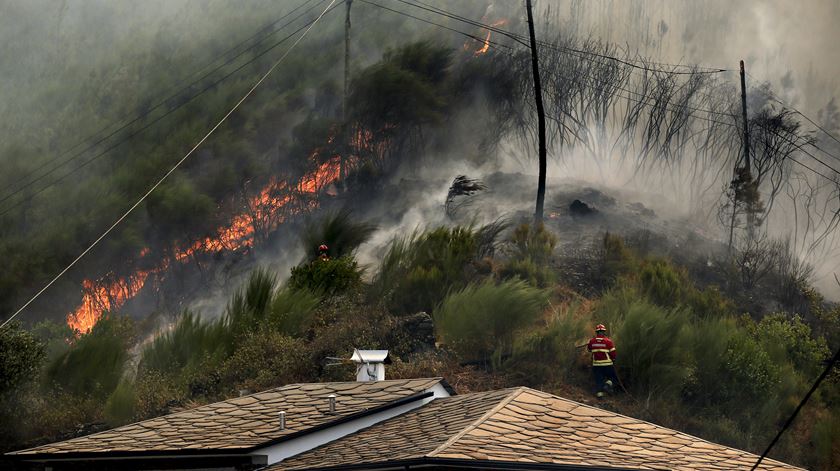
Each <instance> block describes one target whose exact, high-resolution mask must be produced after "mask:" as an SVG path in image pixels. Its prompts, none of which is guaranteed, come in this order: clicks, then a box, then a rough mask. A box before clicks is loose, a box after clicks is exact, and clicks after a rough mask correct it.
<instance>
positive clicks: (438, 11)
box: [361, 0, 840, 182]
mask: <svg viewBox="0 0 840 471" xmlns="http://www.w3.org/2000/svg"><path fill="white" fill-rule="evenodd" d="M361 1H364V2H365V3H368V4H371V5H374V6H378V7H380V8H383V9H385V10H389V11H392V12H394V13H398V14H401V15H404V16H408V17H411V18H414V19H418V20H420V21H423V22H426V23H430V24H433V25H436V26H439V27H442V28H445V29H447V30H450V31H454V32H457V33H459V34H462V35H465V36H468V37H473V38H475V36H474V35H470V34H469V33H465V32H463V31H459V30H456V29H454V28H450V27H447V26H443V25H440V24H437V23H434V22H431V21H428V20H425V19H422V18H418V17H415V16H413V15H411V14H408V13H405V12H402V11H400V10H396V9H392V8H389V7H385V6H383V5H379V4H376V3H374V2H372V1H370V0H361ZM396 1H398V2H400V3H404V4H406V5H411V6H415V7H418V8H421V9H422V10H426V11H429V12H432V13H436V14H440V15H442V16H446V17H449V18H452V19H457V20H459V21H462V22H464V23H468V24H471V25H473V26H477V27H480V28H483V29H487V30H490V31H494V32H498V33H500V34H503V35H505V36H507V37H511V38H514V37H515V36H518V35H516V34H515V33H512V32H509V31H506V30H502V29H500V28H497V27H494V26H492V25H486V24H484V23H482V22H479V21H475V20H472V19H469V18H464V17H460V16H459V15H455V14H453V13H450V12H446V11H445V10H443V9H440V8H437V7H432V6H428V5H425V4H422V2H420V1H419V0H415V1H416V3H414V2H410V1H407V0H396ZM417 4H422V6H419V5H417ZM520 37H521V36H520ZM514 39H515V38H514ZM517 42H519V43H520V44H524V43H522V42H521V41H517ZM525 45H526V46H527V47H530V46H529V45H527V44H525ZM492 46H498V43H495V44H492ZM505 47H507V46H505ZM561 49H562V48H561ZM565 49H566V50H568V51H570V52H575V53H577V54H582V55H585V54H587V51H576V50H574V49H570V48H565ZM595 55H596V56H602V57H603V58H609V59H615V60H618V61H619V62H621V63H625V64H626V65H629V66H634V64H630V63H626V62H625V61H623V60H620V59H618V58H614V57H612V56H605V55H599V54H595ZM578 57H579V56H578ZM660 64H663V63H660ZM669 65H672V66H682V67H688V66H686V65H679V64H669ZM637 68H640V67H637ZM641 68H644V67H641ZM645 69H646V70H651V71H659V72H666V73H676V72H671V71H667V70H657V69H650V68H645ZM712 71H713V72H715V73H719V72H727V71H729V70H727V69H712ZM590 78H592V79H593V80H595V81H601V82H602V83H605V81H603V80H601V79H598V78H595V77H590ZM615 88H616V89H618V90H622V91H624V92H627V93H630V94H632V95H637V96H639V97H643V98H644V95H642V94H640V93H638V92H634V91H632V90H628V89H626V88H623V87H615ZM617 95H618V96H620V97H622V98H624V99H627V100H631V101H634V102H636V103H639V104H641V105H643V106H651V107H653V106H656V104H653V103H648V102H647V101H648V100H644V101H642V100H638V99H634V98H632V97H629V96H626V95H622V94H620V93H617ZM667 105H674V104H673V103H670V102H668V103H665V104H664V105H660V106H663V107H664V108H665V109H667V110H669V111H672V112H682V111H683V110H679V109H676V110H675V109H674V108H669V107H668V106H667ZM677 106H681V107H682V108H683V109H684V110H689V111H697V112H701V113H708V114H716V115H721V116H726V117H731V116H733V115H732V114H731V113H725V112H720V111H715V110H709V109H704V108H696V107H691V106H686V105H677ZM688 115H689V116H692V117H694V118H696V119H701V120H705V121H707V122H711V123H715V124H722V125H726V126H736V124H735V123H731V122H724V121H718V120H714V119H710V118H708V117H703V116H698V115H696V114H693V113H688ZM771 132H772V131H771ZM774 134H776V133H774ZM777 135H778V134H777ZM778 136H779V137H781V138H782V139H786V138H785V137H784V136H781V135H778ZM789 142H790V141H789ZM792 144H793V145H796V146H797V149H798V150H800V151H801V152H803V153H804V154H806V155H808V156H810V157H811V158H813V159H814V160H815V161H817V162H818V163H820V164H821V165H823V166H825V167H826V168H828V169H830V170H831V171H833V172H835V173H837V174H839V175H840V170H838V169H836V168H834V167H831V166H830V165H828V164H826V163H825V162H823V161H822V160H821V159H819V158H818V157H816V156H814V155H813V154H811V153H810V152H808V151H807V150H805V149H803V148H802V146H801V145H799V144H797V143H792ZM823 152H824V151H823ZM790 160H791V162H793V163H795V164H797V165H800V166H801V167H803V168H805V169H807V170H810V171H811V172H813V173H814V174H816V175H819V176H821V177H823V178H825V179H827V180H830V181H833V182H836V179H833V178H831V177H828V176H827V175H825V174H824V173H822V172H819V171H817V170H815V169H814V168H813V167H811V166H808V165H806V164H804V163H802V162H801V161H799V160H796V159H794V158H793V157H791V158H790Z"/></svg>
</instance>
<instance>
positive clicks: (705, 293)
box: [0, 0, 840, 470]
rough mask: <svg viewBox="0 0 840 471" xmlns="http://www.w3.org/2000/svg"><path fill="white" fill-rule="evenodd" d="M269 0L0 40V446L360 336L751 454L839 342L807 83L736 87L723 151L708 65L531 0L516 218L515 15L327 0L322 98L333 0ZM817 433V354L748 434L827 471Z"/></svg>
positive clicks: (133, 412) (721, 116)
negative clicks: (613, 369) (677, 59)
mask: <svg viewBox="0 0 840 471" xmlns="http://www.w3.org/2000/svg"><path fill="white" fill-rule="evenodd" d="M199 3H200V2H199ZM273 3H274V2H259V1H255V2H251V3H247V4H245V6H243V7H242V8H231V7H230V6H229V4H227V3H226V2H207V3H202V5H204V6H203V7H202V8H197V7H195V2H185V3H184V4H178V3H173V4H171V5H167V6H166V7H162V8H164V10H161V11H162V12H164V13H166V14H167V15H168V17H169V18H171V22H169V23H167V22H160V21H157V17H155V16H154V15H151V14H149V13H148V12H146V13H145V14H142V15H141V14H137V15H132V14H131V13H132V12H133V11H134V10H132V9H131V7H129V6H125V5H122V6H120V5H118V4H114V5H113V6H109V7H108V8H106V9H104V10H100V11H94V10H95V9H94V8H93V7H92V6H80V5H74V4H72V3H66V4H65V5H64V6H63V7H61V8H60V9H59V10H57V11H54V12H53V10H48V11H50V12H52V13H54V14H55V15H56V17H55V18H54V20H55V21H56V22H57V23H58V24H59V25H60V26H59V27H57V29H56V31H53V30H52V29H51V27H49V26H44V25H43V24H41V23H38V22H37V21H34V20H33V23H32V24H33V25H35V26H38V28H41V29H38V28H35V29H34V30H31V31H30V30H27V29H26V28H24V27H16V28H15V29H14V31H15V35H13V37H12V38H11V40H10V41H7V42H5V43H4V44H3V46H0V47H2V48H0V59H2V60H4V61H11V60H12V59H14V58H17V57H20V56H21V54H22V52H21V51H22V50H23V49H24V46H25V44H24V38H25V37H27V34H30V33H31V34H36V33H38V34H40V33H44V34H46V33H47V32H50V34H52V35H53V36H50V39H49V41H47V42H48V43H49V45H48V46H43V49H37V50H36V51H35V52H33V54H32V56H33V57H32V58H31V61H32V64H29V65H28V66H27V65H25V64H23V65H21V67H20V68H16V69H14V70H13V72H10V73H9V83H14V84H15V86H17V87H25V86H26V85H27V82H28V81H33V80H35V78H33V77H38V81H37V87H35V88H36V89H37V91H38V93H33V94H30V95H26V96H11V97H9V98H8V99H5V100H4V101H3V107H4V108H3V109H4V110H5V111H6V112H7V113H18V114H21V119H19V120H17V121H7V122H4V123H3V124H2V125H0V137H2V140H0V159H2V163H3V164H4V172H3V173H2V175H0V187H2V188H3V192H2V194H0V257H2V258H3V260H4V261H5V262H6V263H5V268H4V269H3V270H2V272H0V291H2V293H3V295H2V296H0V318H3V319H10V318H11V316H16V317H15V319H14V320H13V321H12V322H10V323H8V324H7V325H6V326H4V327H2V331H0V373H2V380H0V422H2V423H3V426H2V428H0V451H6V450H11V449H16V448H21V447H24V446H29V445H35V444H40V443H45V442H48V441H53V440H56V439H59V438H66V437H72V436H78V435H82V434H87V433H90V432H92V431H97V430H102V429H105V428H110V427H113V426H116V425H120V424H124V423H127V422H131V421H135V420H141V419H146V418H150V417H155V416H159V415H161V414H165V413H168V412H171V411H175V410H181V409H185V408H191V407H195V406H197V405H200V404H205V403H208V402H211V401H215V400H218V399H221V398H227V397H234V396H236V395H237V394H239V391H240V390H259V389H263V388H269V387H273V386H277V385H281V384H285V383H291V382H317V381H330V380H343V379H352V378H353V371H351V370H350V369H348V367H346V366H341V365H331V364H330V363H331V361H330V360H328V359H329V358H335V357H347V356H348V355H349V354H350V352H352V350H353V348H369V349H374V348H383V349H388V350H390V351H391V355H392V356H393V358H394V364H393V365H390V366H389V369H388V376H389V377H390V378H410V377H421V376H424V377H428V376H444V377H446V378H447V380H448V381H449V382H450V383H451V384H452V385H453V386H454V388H455V389H456V390H457V391H459V392H467V391H483V390H489V389H494V388H503V387H511V386H520V385H525V386H530V387H534V388H537V389H541V390H544V391H547V392H551V393H556V394H558V395H560V396H564V397H568V398H570V399H574V400H578V401H581V402H586V403H590V404H596V405H598V406H599V407H604V408H608V409H611V410H615V411H618V412H621V413H623V414H627V415H631V416H635V417H639V418H642V419H644V420H648V421H651V422H654V423H657V424H661V425H664V426H667V427H670V428H675V429H678V430H683V431H686V432H688V433H691V434H695V435H697V436H700V437H703V438H707V439H709V440H712V441H715V442H720V443H723V444H727V445H731V446H734V447H738V448H742V449H745V450H749V451H751V452H755V453H761V452H762V451H764V447H766V446H767V444H768V443H769V442H770V440H771V439H772V438H773V436H774V435H775V434H776V432H777V431H778V430H779V428H780V427H781V425H782V423H783V422H784V421H785V420H786V419H787V418H788V417H789V416H790V413H791V412H792V411H793V410H794V408H795V407H796V405H797V404H798V402H799V400H800V399H801V398H802V396H803V395H804V394H805V392H806V391H807V390H808V389H809V388H810V386H811V385H812V384H813V382H814V380H815V379H816V378H817V377H818V376H819V374H820V373H821V372H822V370H823V369H824V368H825V366H826V362H827V360H828V359H829V358H830V357H831V354H832V353H833V351H835V350H836V348H837V346H838V345H840V306H838V304H837V303H836V301H837V293H838V292H840V291H838V289H839V288H840V284H838V283H840V282H835V280H836V276H834V273H835V272H836V271H837V266H838V261H840V240H838V239H837V233H838V232H837V228H838V225H840V206H838V201H840V200H838V198H837V195H838V194H840V186H838V184H837V181H838V180H837V175H840V173H837V171H836V170H835V168H836V165H834V166H832V165H833V162H831V161H830V158H831V157H833V156H836V155H840V141H836V139H834V138H833V136H836V135H837V133H836V131H837V129H838V128H840V113H838V111H837V109H836V107H835V106H834V105H833V103H834V102H833V99H831V100H825V101H826V102H827V104H825V105H824V106H822V107H821V108H820V110H819V113H818V119H817V120H816V121H811V120H810V118H807V116H806V113H803V112H801V111H799V110H797V109H796V108H794V107H793V106H790V105H787V104H786V101H783V100H781V99H780V98H779V97H780V96H783V97H785V98H786V97H787V96H788V95H786V93H787V92H789V91H790V90H789V89H788V88H789V87H788V88H786V87H787V85H784V84H786V83H787V82H783V85H782V87H781V88H776V87H774V86H773V85H771V83H769V82H763V81H760V80H758V79H751V80H750V82H749V84H748V86H747V88H746V93H747V99H748V100H747V103H748V104H747V106H748V109H749V113H750V114H749V118H748V120H747V134H746V136H747V140H748V148H749V149H750V151H749V152H750V153H749V154H748V157H749V160H748V161H749V162H752V165H753V169H752V170H751V171H750V170H745V169H746V167H744V159H743V149H744V121H743V115H742V114H741V113H742V108H741V106H742V103H741V97H740V94H739V89H738V85H737V83H738V82H737V80H738V74H737V71H736V70H730V69H728V68H721V69H718V68H714V67H705V66H698V65H693V64H685V63H679V64H668V63H665V62H662V60H661V59H660V60H656V58H657V57H658V56H657V55H655V54H654V53H653V52H652V51H656V49H657V47H658V48H659V49H660V50H661V49H662V48H663V47H665V46H666V45H667V44H670V43H669V42H668V41H670V39H667V37H666V36H665V34H666V33H660V37H659V39H658V40H654V39H651V38H649V37H648V38H647V41H648V42H650V41H653V43H650V44H647V43H646V44H647V46H646V49H644V51H646V53H647V54H650V55H644V54H643V53H641V52H636V51H631V50H629V48H623V47H619V46H618V45H617V44H615V43H612V42H609V40H608V39H605V38H600V37H595V36H588V35H589V34H593V33H592V32H587V31H585V30H583V29H582V27H581V26H580V25H581V24H584V23H583V20H584V19H588V18H590V16H591V14H592V12H588V13H587V11H585V8H584V7H582V6H580V5H578V7H577V9H575V8H572V7H570V9H563V10H562V11H559V12H558V11H556V10H551V9H548V8H547V9H545V10H540V11H539V16H540V20H539V22H540V27H539V28H538V33H539V37H540V38H541V39H540V43H539V46H540V48H539V65H540V67H541V69H542V70H541V71H542V74H543V75H542V77H543V78H542V87H543V93H544V100H545V108H546V115H547V118H548V119H547V122H546V125H547V134H548V144H549V145H548V147H549V168H548V181H547V189H546V195H547V196H546V202H545V217H544V218H543V220H541V221H536V222H535V220H534V196H535V194H536V193H537V176H536V173H537V168H536V167H537V163H536V161H535V159H534V156H535V155H536V154H537V149H536V147H537V145H536V134H537V132H536V129H537V119H536V117H535V112H534V87H533V78H532V75H531V56H530V51H529V50H528V48H527V43H526V42H524V41H526V40H527V37H526V36H525V35H524V33H522V32H523V31H526V30H527V27H526V25H525V24H524V23H523V20H521V19H519V18H521V17H522V15H521V14H519V12H518V10H510V11H508V10H507V9H506V8H507V7H506V8H502V7H500V6H498V5H495V6H494V5H492V4H491V5H489V6H488V4H480V5H479V3H480V2H466V3H463V4H458V5H456V6H454V7H453V6H450V5H449V4H448V3H449V2H434V3H433V4H431V6H430V5H426V4H425V3H423V4H422V5H421V4H420V3H414V2H399V5H396V4H395V5H390V3H389V4H388V5H390V6H389V7H388V8H382V5H378V3H376V2H366V1H363V0H358V1H357V2H356V3H353V6H352V8H353V15H354V16H353V26H352V28H351V30H350V31H351V34H352V36H351V37H352V40H351V42H350V44H351V46H352V49H351V55H350V57H351V60H350V63H349V71H350V73H349V77H348V78H349V81H348V82H347V90H346V102H345V96H344V82H343V80H344V75H343V74H344V69H343V67H342V65H343V58H344V47H343V46H344V38H345V36H344V35H345V29H344V16H343V15H344V14H345V4H343V3H341V2H334V3H332V4H331V3H330V2H328V1H320V2H318V1H315V0H308V1H307V0H304V1H301V2H296V3H295V5H294V6H292V5H285V6H284V8H286V9H287V11H277V9H276V8H275V5H274V4H273ZM573 3H574V2H573ZM330 5H332V6H330ZM412 5H413V6H412ZM418 5H420V6H422V7H424V8H425V9H423V8H419V7H418ZM2 7H7V5H6V4H2V3H0V8H2ZM392 7H393V8H392ZM8 8H9V9H10V10H11V11H13V12H14V13H15V14H16V15H18V16H19V17H20V18H30V19H32V18H36V17H37V12H36V11H35V10H36V8H35V7H31V6H26V5H24V4H17V3H15V2H10V3H9V4H8ZM412 8H414V9H412ZM510 8H511V9H512V8H513V7H510ZM394 10H396V11H394ZM634 11H635V10H634ZM651 11H654V10H651ZM651 11H648V10H644V9H642V10H638V11H635V13H634V14H635V15H639V18H641V17H643V16H644V15H652V14H653V13H651ZM692 11H693V10H692ZM715 12H718V9H714V8H713V9H711V10H710V12H706V13H707V14H708V15H711V16H713V13H715ZM52 13H51V14H52ZM322 13H323V19H322V20H321V22H319V21H318V18H320V17H321V14H322ZM419 14H422V15H426V16H424V17H423V18H425V19H426V20H428V21H433V23H434V24H431V23H429V22H428V21H426V22H423V21H419V20H417V18H415V16H416V15H419ZM693 14H697V15H699V14H700V13H698V12H694V13H693ZM97 15H99V16H97ZM427 17H428V18H427ZM5 18H8V16H6V17H5ZM49 18H50V19H49V21H50V22H52V21H53V19H52V17H49ZM95 18H100V19H101V20H102V21H103V22H105V23H107V24H108V27H103V28H100V29H90V30H88V29H86V28H84V26H85V25H87V24H88V22H90V21H92V19H95ZM114 18H116V19H119V20H120V21H121V22H123V23H120V24H117V25H115V24H112V23H110V21H111V20H113V19H114ZM220 18H225V20H222V19H220ZM465 18H466V19H472V23H469V22H465V21H464V19H465ZM639 18H637V19H639ZM38 19H39V20H42V19H43V18H40V17H38ZM106 20H107V21H106ZM0 21H6V22H8V21H9V20H7V19H6V20H0ZM44 21H47V20H44ZM576 21H577V22H578V23H579V24H578V26H577V27H575V28H574V29H572V28H571V27H570V25H571V24H573V23H575V22H576ZM587 21H588V20H587ZM645 21H646V23H645V22H640V24H642V23H644V24H648V23H650V24H649V25H648V26H650V25H654V24H656V23H655V22H652V21H653V17H652V16H651V17H645ZM663 21H664V20H663ZM0 24H5V23H0ZM61 25H63V26H61ZM6 26H8V27H9V28H11V27H12V26H16V25H12V24H8V25H6ZM35 26H33V28H34V27H35ZM310 27H311V32H310V29H309V28H310ZM445 28H449V29H445ZM657 28H659V29H658V30H659V31H662V27H661V26H658V27H657ZM688 30H689V26H686V31H688ZM32 31H34V33H33V32H32ZM395 31H399V35H398V37H395V33H394V32H395ZM441 31H446V32H447V33H446V34H445V35H443V34H441ZM308 32H309V34H308V35H306V36H304V35H305V34H307V33H308ZM666 32H667V28H666ZM450 33H451V35H450ZM572 33H574V34H572ZM638 34H639V36H638V37H637V36H633V37H635V38H637V39H638V38H641V37H642V36H644V35H642V34H641V33H638ZM683 37H686V38H687V37H688V36H687V35H683ZM298 38H300V39H301V40H300V42H299V43H298V42H297V41H296V39H298ZM656 41H659V42H658V43H656ZM686 41H690V39H686ZM698 41H699V40H698ZM109 44H110V45H112V46H113V49H114V50H113V51H112V50H110V49H109V48H108V47H107V45H109ZM640 44H641V43H640ZM657 44H658V46H657ZM523 46H525V47H523ZM695 46H697V47H698V48H700V43H699V42H698V43H697V44H695ZM639 47H640V48H641V46H639ZM86 48H90V50H91V52H92V53H91V54H89V55H84V54H82V53H83V52H85V50H86ZM701 49H702V48H701ZM703 50H704V51H705V53H710V52H709V51H708V50H707V49H703ZM117 51H119V52H117ZM287 51H288V55H287V54H286V53H287ZM57 59H60V60H57ZM4 63H6V62H4ZM33 64H34V65H33ZM48 64H49V65H48ZM196 64H198V66H196ZM750 65H752V64H750ZM27 67H29V68H27ZM267 72H268V74H267V75H265V80H260V79H261V77H263V74H266V73H267ZM60 77H63V78H60ZM64 82H68V83H69V82H72V83H78V84H80V85H78V87H77V86H76V85H74V86H73V87H77V88H73V87H70V86H69V85H67V86H65V85H63V83H64ZM252 87H253V88H252ZM250 91H253V93H250ZM243 96H244V97H245V98H247V99H246V100H244V101H242V102H241V106H239V107H238V108H236V107H234V108H235V109H234V112H232V113H230V114H226V113H227V112H228V111H229V110H230V109H231V107H232V106H233V105H234V104H238V103H239V100H240V99H241V98H242V97H243ZM823 98H825V97H820V98H814V97H811V98H809V100H808V102H809V103H823V102H822V101H820V100H822V99H823ZM237 106H238V105H237ZM26 109H30V110H31V112H28V113H23V112H22V110H26ZM82 115H84V116H85V118H84V119H79V118H77V116H82ZM220 119H221V121H219V120H220ZM216 123H221V124H220V125H219V126H218V127H214V126H215V125H216ZM208 130H211V132H210V133H209V134H207V131H208ZM205 135H206V136H209V137H207V139H206V140H201V137H202V136H205ZM80 138H81V140H79V139H80ZM200 140H201V142H200V144H201V145H199V146H198V147H195V146H196V143H199V141H200ZM190 149H194V150H195V153H194V154H191V152H192V151H191V150H190ZM185 154H186V157H189V159H185V160H183V165H179V164H177V163H179V159H181V158H182V157H183V156H185ZM820 157H823V158H825V159H829V162H828V163H825V162H823V164H824V165H823V166H822V167H820V162H821V161H822V159H821V158H820ZM173 165H174V167H173ZM815 167H816V168H817V169H816V170H815ZM733 169H734V172H733ZM832 172H834V173H832ZM826 174H829V175H826ZM162 177H163V178H162ZM149 188H151V189H152V190H153V191H150V192H149V193H148V195H147V196H148V197H145V198H141V199H140V200H139V201H138V197H140V196H141V195H144V194H145V193H146V192H147V191H148V190H149ZM135 203H137V205H136V206H132V205H133V204H135ZM128 208H131V210H129V212H128V213H124V212H125V211H126V210H127V209H128ZM135 208H136V210H135ZM123 214H125V216H126V217H124V218H123V219H118V218H120V216H121V215H123ZM115 220H116V221H118V223H119V224H118V225H116V226H114V230H113V232H110V233H108V234H107V237H105V238H103V239H102V242H101V243H99V244H95V246H93V249H92V250H90V252H87V251H86V249H87V248H88V247H91V246H90V244H91V242H93V241H96V240H97V239H96V238H97V236H99V235H100V234H102V231H103V230H105V229H107V228H108V227H109V226H111V224H113V223H114V221H115ZM322 244H325V245H326V246H327V247H328V249H327V250H326V252H325V253H323V254H320V253H319V248H318V247H319V246H320V245H322ZM80 253H83V254H85V256H84V257H83V258H80V259H79V260H78V263H76V260H75V259H76V257H77V256H78V255H79V254H80ZM71 262H72V263H71ZM68 264H70V266H71V267H72V269H70V270H68V271H67V272H66V273H64V272H62V271H61V270H62V269H63V268H64V267H66V266H68ZM56 273H60V276H59V277H58V278H56V280H57V281H56V283H55V284H53V285H51V286H49V289H48V290H46V291H45V292H44V293H43V295H39V294H40V293H39V290H40V289H41V288H42V287H44V285H45V284H46V283H47V282H49V280H51V279H53V278H52V277H53V276H55V274H56ZM61 275H63V276H61ZM33 295H34V298H33ZM30 299H32V300H33V302H32V303H31V304H26V305H25V303H27V301H29V300H30ZM21 306H24V307H26V309H23V310H20V311H19V308H20V307H21ZM18 314H20V315H19V316H18ZM599 323H603V324H606V325H607V327H608V330H609V334H610V336H611V337H612V338H613V340H615V342H616V344H617V349H618V360H617V369H618V370H617V371H618V374H619V377H620V378H621V384H620V388H618V390H617V391H616V392H615V394H614V395H611V396H609V397H607V398H605V399H602V400H598V399H596V398H595V397H594V394H593V380H592V378H591V371H590V358H589V356H588V354H587V353H586V352H585V349H582V348H579V345H581V344H582V343H584V342H585V341H586V340H588V339H589V338H590V337H591V336H592V333H593V332H592V329H593V327H594V326H595V325H596V324H599ZM838 444H840V376H838V373H837V370H836V369H835V370H834V371H833V372H832V373H831V374H830V376H829V377H828V379H827V380H826V381H825V382H824V383H823V385H822V386H821V387H820V389H819V390H818V393H817V394H816V395H815V396H814V397H813V398H812V399H811V401H810V402H809V403H808V405H807V407H806V408H805V409H803V411H802V413H801V414H800V416H799V418H798V419H797V421H796V422H795V423H794V426H793V429H792V430H789V431H788V432H787V433H786V434H785V435H784V436H783V438H782V440H781V441H780V442H779V444H778V445H777V446H776V447H775V448H774V450H773V453H771V456H772V457H774V458H777V459H779V460H782V461H787V462H790V463H794V464H798V465H802V466H805V467H808V468H809V469H815V470H830V469H836V468H837V467H838V466H840V446H839V445H838Z"/></svg>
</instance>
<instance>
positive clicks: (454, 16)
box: [395, 0, 731, 75]
mask: <svg viewBox="0 0 840 471" xmlns="http://www.w3.org/2000/svg"><path fill="white" fill-rule="evenodd" d="M395 1H397V2H400V3H404V4H406V5H410V6H413V7H415V8H419V9H421V10H425V11H429V12H432V13H436V14H439V15H443V16H446V17H448V18H451V19H455V20H458V21H461V22H464V23H467V24H471V25H473V26H476V27H479V28H483V29H487V30H490V31H494V32H497V33H499V34H502V35H505V36H507V37H509V38H511V39H514V40H516V41H517V42H519V43H520V44H522V45H524V46H528V47H530V45H529V44H528V43H526V42H524V41H525V40H526V39H528V38H527V37H526V36H525V35H522V34H518V33H514V32H512V31H508V30H505V29H502V28H499V27H497V26H493V25H488V24H485V23H483V22H480V21H476V20H473V19H470V18H466V17H463V16H461V15H458V14H456V13H452V12H449V11H446V10H444V9H443V8H440V7H436V6H432V5H429V4H426V3H423V2H421V1H419V0H414V1H408V0H395ZM537 43H538V44H540V45H542V46H546V47H554V48H561V49H564V50H567V51H570V52H577V53H580V54H587V55H591V56H595V57H599V58H602V59H608V60H612V61H617V62H620V63H623V64H625V65H627V66H629V67H633V68H637V69H640V70H647V71H654V72H657V71H658V72H668V73H672V74H678V75H697V74H717V73H723V72H730V71H731V70H730V69H724V68H702V69H703V70H700V69H701V68H698V70H692V71H688V72H678V71H669V70H665V69H656V68H652V67H649V66H647V65H639V64H638V63H634V62H632V61H630V60H628V59H621V58H618V57H614V56H610V55H605V54H599V53H595V52H592V51H583V50H579V49H575V48H569V47H566V46H559V45H556V44H552V43H549V42H546V41H541V40H537ZM657 64H659V65H667V66H672V67H691V66H688V65H686V64H666V63H664V62H659V63H657Z"/></svg>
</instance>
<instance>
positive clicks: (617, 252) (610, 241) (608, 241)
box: [599, 232, 638, 286]
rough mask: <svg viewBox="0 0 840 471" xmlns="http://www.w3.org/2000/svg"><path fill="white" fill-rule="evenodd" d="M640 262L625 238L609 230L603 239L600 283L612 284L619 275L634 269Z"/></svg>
mask: <svg viewBox="0 0 840 471" xmlns="http://www.w3.org/2000/svg"><path fill="white" fill-rule="evenodd" d="M637 264H638V260H637V257H636V255H635V254H634V253H633V251H632V250H630V249H628V248H627V246H626V245H625V244H624V240H623V239H622V238H621V237H620V236H618V235H615V234H611V233H609V232H607V233H605V234H604V238H603V239H602V241H601V260H600V263H599V265H600V273H599V278H600V280H599V281H600V283H601V284H602V285H604V286H611V285H612V284H613V283H615V281H616V280H617V279H618V277H619V276H621V275H623V274H625V273H630V272H632V271H634V268H635V267H636V265H637Z"/></svg>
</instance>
